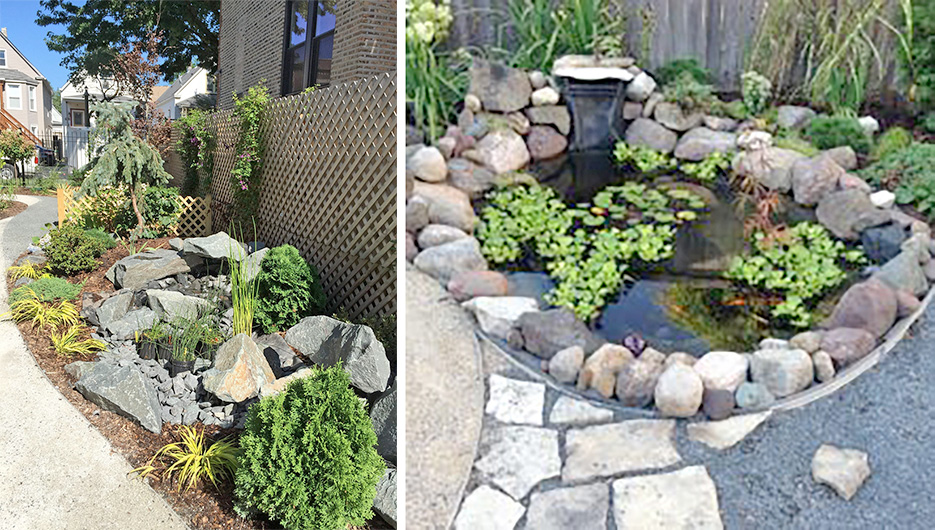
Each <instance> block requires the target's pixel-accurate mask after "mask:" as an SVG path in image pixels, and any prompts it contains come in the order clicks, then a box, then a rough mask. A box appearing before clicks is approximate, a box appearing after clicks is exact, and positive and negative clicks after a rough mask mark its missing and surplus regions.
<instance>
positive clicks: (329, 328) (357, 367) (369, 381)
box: [286, 252, 424, 394]
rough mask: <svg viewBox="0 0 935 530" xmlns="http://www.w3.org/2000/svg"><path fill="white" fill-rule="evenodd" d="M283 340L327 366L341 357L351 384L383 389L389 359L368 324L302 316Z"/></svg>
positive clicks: (367, 389)
mask: <svg viewBox="0 0 935 530" xmlns="http://www.w3.org/2000/svg"><path fill="white" fill-rule="evenodd" d="M423 254H424V252H423ZM421 255H422V254H420V256H421ZM286 342H288V343H289V345H290V346H292V347H293V348H296V349H297V350H299V351H300V352H301V353H302V355H304V356H306V357H308V358H309V360H310V361H312V362H313V363H315V364H318V365H321V366H324V367H328V366H332V365H334V364H335V363H337V362H338V361H341V365H342V366H343V367H344V370H346V371H347V372H348V373H349V374H350V377H351V386H353V387H354V388H357V389H358V390H360V391H361V392H364V393H366V394H370V393H374V392H383V391H384V390H386V386H387V384H388V383H389V378H390V362H389V360H388V359H387V358H386V351H385V350H384V348H383V344H381V343H380V341H378V340H377V338H376V336H375V335H374V334H373V330H372V329H370V328H369V327H367V326H362V325H358V324H348V323H345V322H341V321H340V320H335V319H333V318H330V317H326V316H312V317H305V318H303V319H302V320H301V321H300V322H299V323H298V324H296V325H295V326H293V327H291V328H289V331H287V332H286Z"/></svg>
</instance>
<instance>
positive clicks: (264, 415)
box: [234, 364, 386, 530]
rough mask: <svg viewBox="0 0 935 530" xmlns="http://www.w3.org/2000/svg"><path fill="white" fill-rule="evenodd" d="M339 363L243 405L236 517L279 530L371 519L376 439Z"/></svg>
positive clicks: (332, 529) (330, 527)
mask: <svg viewBox="0 0 935 530" xmlns="http://www.w3.org/2000/svg"><path fill="white" fill-rule="evenodd" d="M349 384H350V377H349V376H348V374H347V372H345V371H344V369H343V368H342V367H341V366H340V364H338V365H335V366H332V367H331V368H328V369H325V370H321V371H318V372H316V373H315V374H313V375H311V376H309V377H305V378H301V379H297V380H296V381H294V382H292V383H291V384H290V385H289V386H288V387H287V388H286V390H285V391H284V392H281V393H280V394H277V395H275V396H272V397H268V398H266V399H263V400H261V401H260V402H258V403H256V404H254V405H253V406H252V407H250V412H249V415H248V417H247V422H246V429H245V430H244V434H243V436H241V438H240V446H241V448H242V450H243V453H242V456H241V459H240V467H239V468H238V470H237V474H236V477H235V490H234V495H235V496H236V499H237V503H236V505H235V509H236V510H237V511H238V513H240V514H242V515H248V514H250V513H252V512H254V511H260V512H263V513H265V514H266V515H268V516H269V517H270V518H271V519H273V520H275V521H277V522H279V523H280V524H282V525H283V526H284V527H285V528H286V529H287V530H293V529H303V530H312V529H321V530H336V529H339V528H340V529H343V528H346V527H347V526H348V525H353V526H359V525H363V524H364V523H365V522H366V521H367V519H368V518H370V517H372V515H373V513H372V511H371V509H370V508H371V506H372V505H373V499H374V496H375V495H376V485H377V482H378V481H379V479H380V477H381V476H382V475H383V472H384V470H385V467H386V466H385V464H384V463H383V459H382V458H380V455H378V454H377V451H376V448H375V446H376V443H377V437H376V434H374V432H373V425H372V424H371V422H370V418H368V417H367V414H366V412H365V411H364V407H363V405H362V404H361V402H360V401H359V400H358V399H357V396H356V395H354V392H353V390H351V388H350V386H349Z"/></svg>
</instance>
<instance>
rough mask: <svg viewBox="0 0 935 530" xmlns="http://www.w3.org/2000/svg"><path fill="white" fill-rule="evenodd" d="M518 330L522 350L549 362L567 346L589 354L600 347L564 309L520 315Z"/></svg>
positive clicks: (593, 337) (580, 323) (596, 339)
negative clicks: (582, 349)
mask: <svg viewBox="0 0 935 530" xmlns="http://www.w3.org/2000/svg"><path fill="white" fill-rule="evenodd" d="M519 329H520V333H522V335H523V341H524V342H525V345H526V349H527V350H528V351H529V352H530V353H532V354H534V355H537V356H539V357H542V358H543V359H551V358H552V356H553V355H555V354H556V353H558V352H559V351H561V350H564V349H565V348H568V347H569V346H581V347H582V348H584V351H585V353H590V352H593V351H594V350H596V349H597V348H598V347H599V346H600V344H601V341H600V340H599V339H598V338H597V337H595V336H594V334H592V333H591V331H590V330H589V329H588V327H587V326H585V325H584V323H582V322H581V321H579V320H578V319H577V318H575V315H574V313H572V312H571V311H569V310H567V309H550V310H548V311H540V312H536V313H524V314H523V315H521V316H520V317H519Z"/></svg>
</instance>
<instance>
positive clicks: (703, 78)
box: [656, 57, 712, 85]
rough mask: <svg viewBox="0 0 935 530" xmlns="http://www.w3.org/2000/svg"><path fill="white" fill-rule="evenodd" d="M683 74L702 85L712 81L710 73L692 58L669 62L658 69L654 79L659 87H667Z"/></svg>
mask: <svg viewBox="0 0 935 530" xmlns="http://www.w3.org/2000/svg"><path fill="white" fill-rule="evenodd" d="M684 73H688V74H689V75H691V76H692V77H693V78H694V79H695V81H697V82H699V83H701V84H704V85H707V84H710V83H711V81H712V75H711V71H710V70H708V69H707V68H705V67H703V66H701V64H700V63H699V62H698V59H695V58H694V57H690V58H686V59H675V60H674V61H669V62H668V63H666V64H665V65H663V66H662V67H661V68H659V71H658V72H656V78H657V79H658V80H659V83H660V84H661V85H667V84H669V83H672V82H674V81H675V80H676V79H678V78H679V77H681V75H682V74H684Z"/></svg>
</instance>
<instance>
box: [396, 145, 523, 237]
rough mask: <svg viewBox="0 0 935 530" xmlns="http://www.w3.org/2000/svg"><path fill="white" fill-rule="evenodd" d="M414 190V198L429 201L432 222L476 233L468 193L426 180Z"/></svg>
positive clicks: (418, 183)
mask: <svg viewBox="0 0 935 530" xmlns="http://www.w3.org/2000/svg"><path fill="white" fill-rule="evenodd" d="M524 146H525V144H524ZM524 149H525V147H524ZM413 192H414V194H415V195H414V196H413V199H414V198H415V197H416V196H418V197H422V198H423V199H425V201H426V202H427V203H428V206H429V222H430V223H437V224H443V225H449V226H453V227H455V228H460V229H461V230H464V231H465V232H467V233H469V234H472V233H474V223H475V222H476V216H475V215H474V207H473V206H472V205H471V199H470V197H468V195H467V194H466V193H464V192H463V191H461V190H459V189H458V188H455V187H452V186H446V185H444V184H426V183H424V182H416V184H415V188H414V189H413Z"/></svg>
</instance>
